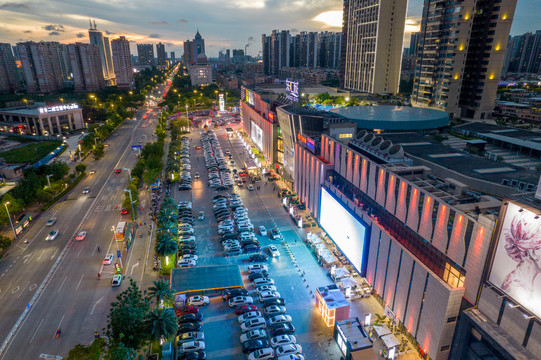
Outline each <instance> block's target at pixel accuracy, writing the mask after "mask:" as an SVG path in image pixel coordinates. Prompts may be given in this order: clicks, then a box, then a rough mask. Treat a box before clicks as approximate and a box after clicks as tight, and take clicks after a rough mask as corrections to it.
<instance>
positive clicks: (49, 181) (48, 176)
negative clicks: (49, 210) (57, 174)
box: [45, 174, 53, 187]
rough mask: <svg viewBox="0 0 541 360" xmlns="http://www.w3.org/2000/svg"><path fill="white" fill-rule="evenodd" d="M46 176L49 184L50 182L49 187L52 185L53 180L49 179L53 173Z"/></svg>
mask: <svg viewBox="0 0 541 360" xmlns="http://www.w3.org/2000/svg"><path fill="white" fill-rule="evenodd" d="M45 176H47V184H49V187H51V180H49V178H50V177H51V176H53V174H51V175H45Z"/></svg>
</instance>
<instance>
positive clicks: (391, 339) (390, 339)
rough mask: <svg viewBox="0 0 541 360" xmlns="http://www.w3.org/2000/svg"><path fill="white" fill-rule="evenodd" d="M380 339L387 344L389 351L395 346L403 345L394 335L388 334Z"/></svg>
mask: <svg viewBox="0 0 541 360" xmlns="http://www.w3.org/2000/svg"><path fill="white" fill-rule="evenodd" d="M380 338H381V340H383V342H384V343H385V346H386V347H387V349H391V348H394V347H395V346H398V345H400V344H401V343H400V341H398V339H397V338H396V336H394V335H393V334H387V335H385V336H381V337H380Z"/></svg>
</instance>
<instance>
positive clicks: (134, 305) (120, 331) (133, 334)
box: [105, 279, 150, 359]
mask: <svg viewBox="0 0 541 360" xmlns="http://www.w3.org/2000/svg"><path fill="white" fill-rule="evenodd" d="M116 300H117V301H114V302H112V303H111V308H110V311H109V315H108V316H107V328H106V331H105V333H106V335H107V337H108V338H109V341H110V343H113V344H116V345H119V344H120V343H123V344H124V345H126V347H128V348H132V349H134V350H137V349H139V348H140V347H141V346H142V345H143V342H144V341H145V340H147V339H148V335H147V333H146V332H145V323H144V322H145V319H146V318H147V314H148V312H149V310H150V306H149V301H148V298H147V297H146V291H145V292H141V290H140V289H139V287H138V286H137V283H136V282H135V281H134V280H133V279H130V285H129V287H128V288H127V289H126V290H125V291H123V292H122V293H120V294H119V295H118V296H117V297H116ZM111 359H116V358H111ZM123 359H126V358H123Z"/></svg>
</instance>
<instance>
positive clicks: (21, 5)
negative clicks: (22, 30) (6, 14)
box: [0, 2, 30, 11]
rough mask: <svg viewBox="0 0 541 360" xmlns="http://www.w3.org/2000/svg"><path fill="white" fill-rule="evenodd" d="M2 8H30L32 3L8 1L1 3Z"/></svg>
mask: <svg viewBox="0 0 541 360" xmlns="http://www.w3.org/2000/svg"><path fill="white" fill-rule="evenodd" d="M0 10H13V11H16V10H30V5H29V4H27V3H16V2H7V3H4V4H2V5H0Z"/></svg>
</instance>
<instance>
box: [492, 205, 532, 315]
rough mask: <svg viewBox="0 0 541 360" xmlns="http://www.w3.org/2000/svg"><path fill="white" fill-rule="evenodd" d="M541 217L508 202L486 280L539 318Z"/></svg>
mask: <svg viewBox="0 0 541 360" xmlns="http://www.w3.org/2000/svg"><path fill="white" fill-rule="evenodd" d="M540 249H541V219H540V218H539V216H538V215H537V214H535V213H533V212H531V211H529V210H527V209H524V208H522V207H521V206H519V205H517V204H515V203H511V202H510V203H509V205H508V206H507V211H506V212H505V217H504V219H503V222H502V227H501V231H500V234H499V236H498V244H497V247H496V254H495V255H494V261H493V263H492V269H491V272H490V276H489V281H490V282H491V283H493V284H494V285H496V286H497V287H499V288H500V289H501V290H503V291H504V292H506V293H507V294H508V295H509V296H511V297H512V298H513V299H515V300H516V301H517V302H519V303H520V304H521V305H522V306H524V307H525V308H527V309H528V310H530V311H531V312H533V313H534V314H535V315H537V316H539V317H541V276H538V275H539V274H540V273H541V259H540V258H539V250H540Z"/></svg>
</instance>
